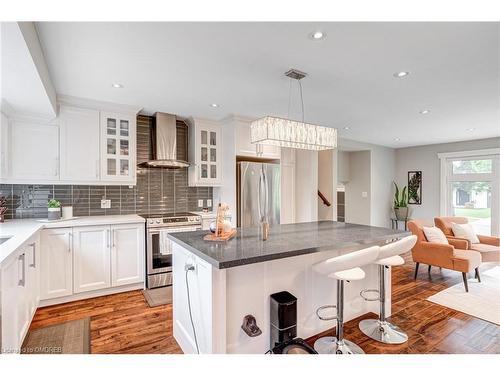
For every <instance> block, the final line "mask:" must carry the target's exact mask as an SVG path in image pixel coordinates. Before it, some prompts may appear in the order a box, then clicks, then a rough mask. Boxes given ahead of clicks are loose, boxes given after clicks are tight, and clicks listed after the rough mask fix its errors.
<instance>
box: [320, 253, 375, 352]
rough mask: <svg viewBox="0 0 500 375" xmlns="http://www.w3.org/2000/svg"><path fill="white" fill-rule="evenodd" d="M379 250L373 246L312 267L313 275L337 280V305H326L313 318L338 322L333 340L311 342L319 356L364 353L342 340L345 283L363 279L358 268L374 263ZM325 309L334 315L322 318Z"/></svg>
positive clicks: (362, 273) (352, 344)
mask: <svg viewBox="0 0 500 375" xmlns="http://www.w3.org/2000/svg"><path fill="white" fill-rule="evenodd" d="M379 249H380V248H379V247H378V246H373V247H369V248H366V249H362V250H358V251H354V252H352V253H349V254H344V255H340V256H338V257H334V258H330V259H327V260H324V261H322V262H319V263H316V264H315V265H313V269H314V270H315V271H316V272H318V273H320V274H323V275H325V276H328V277H329V278H331V279H335V280H337V305H325V306H321V307H319V308H318V309H317V310H316V315H317V316H318V318H320V319H321V320H337V330H336V335H335V337H332V336H327V337H322V338H320V339H318V340H316V342H315V343H314V349H315V350H316V351H317V352H318V353H319V354H364V351H363V349H361V348H360V347H359V346H358V345H356V344H355V343H353V342H351V341H349V340H346V339H344V281H347V282H349V281H354V280H362V279H364V278H365V272H364V271H363V270H362V269H361V268H359V267H361V266H364V265H366V264H370V263H373V262H374V261H375V260H376V259H377V257H378V253H379ZM328 308H335V309H336V310H337V315H336V316H333V317H323V316H322V315H321V314H320V312H321V311H322V310H324V309H328Z"/></svg>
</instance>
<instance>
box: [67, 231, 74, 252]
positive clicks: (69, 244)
mask: <svg viewBox="0 0 500 375" xmlns="http://www.w3.org/2000/svg"><path fill="white" fill-rule="evenodd" d="M68 236H69V241H68V253H70V252H71V242H73V233H71V232H69V233H68Z"/></svg>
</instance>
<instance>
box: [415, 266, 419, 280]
mask: <svg viewBox="0 0 500 375" xmlns="http://www.w3.org/2000/svg"><path fill="white" fill-rule="evenodd" d="M419 265H420V263H418V262H417V263H416V264H415V277H414V279H415V280H416V279H417V273H418V266H419Z"/></svg>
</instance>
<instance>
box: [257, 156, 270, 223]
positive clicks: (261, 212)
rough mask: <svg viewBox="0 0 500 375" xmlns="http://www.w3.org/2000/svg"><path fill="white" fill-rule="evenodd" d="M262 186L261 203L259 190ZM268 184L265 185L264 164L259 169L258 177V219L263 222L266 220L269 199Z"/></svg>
mask: <svg viewBox="0 0 500 375" xmlns="http://www.w3.org/2000/svg"><path fill="white" fill-rule="evenodd" d="M262 188H264V204H262V197H261V191H262ZM267 190H268V186H267V178H266V173H265V172H264V166H262V168H261V169H260V178H259V189H258V191H259V197H258V201H259V215H260V221H261V222H264V221H267V219H268V218H267V214H268V205H269V199H268V191H267Z"/></svg>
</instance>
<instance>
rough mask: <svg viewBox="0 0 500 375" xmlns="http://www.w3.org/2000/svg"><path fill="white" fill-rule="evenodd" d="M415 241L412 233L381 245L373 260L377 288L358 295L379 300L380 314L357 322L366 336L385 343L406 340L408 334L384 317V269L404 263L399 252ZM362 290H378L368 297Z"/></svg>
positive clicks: (408, 248)
mask: <svg viewBox="0 0 500 375" xmlns="http://www.w3.org/2000/svg"><path fill="white" fill-rule="evenodd" d="M416 242H417V236H415V235H412V236H409V237H404V238H403V239H401V240H399V241H396V242H392V243H390V244H388V245H385V246H381V247H380V252H379V257H378V259H377V260H376V261H375V262H374V263H375V264H377V265H378V266H379V285H380V287H379V290H364V291H361V293H360V295H361V297H363V298H364V299H365V300H366V301H377V300H378V301H380V314H379V317H378V319H364V320H362V321H361V322H359V329H360V330H361V332H363V333H364V334H365V335H366V336H368V337H370V338H372V339H374V340H377V341H380V342H383V343H386V344H402V343H404V342H406V341H408V335H407V334H406V333H405V332H403V331H402V330H401V329H400V328H399V327H398V326H396V325H394V324H392V323H390V322H388V321H387V320H386V317H385V307H386V306H385V270H386V268H389V267H391V266H400V265H402V264H404V262H405V261H404V259H403V258H402V257H401V256H400V254H404V253H406V252H408V251H410V250H411V248H412V247H413V246H415V243H416ZM364 292H378V298H376V299H369V298H367V297H365V296H364V295H363V293H364Z"/></svg>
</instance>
